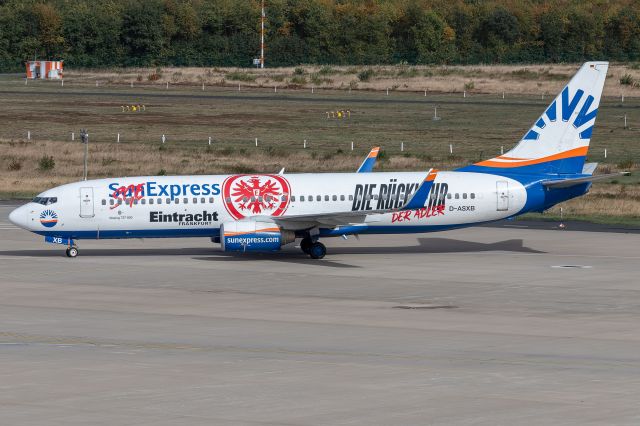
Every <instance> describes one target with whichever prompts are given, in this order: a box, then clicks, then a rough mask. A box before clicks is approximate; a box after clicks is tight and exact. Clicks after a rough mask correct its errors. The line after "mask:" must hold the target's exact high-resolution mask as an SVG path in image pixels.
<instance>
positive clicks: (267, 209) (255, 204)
mask: <svg viewBox="0 0 640 426" xmlns="http://www.w3.org/2000/svg"><path fill="white" fill-rule="evenodd" d="M290 193H291V187H290V186H289V182H288V181H287V180H286V179H285V178H284V177H282V176H280V175H235V176H229V177H228V178H227V179H226V180H225V181H224V183H223V184H222V196H223V200H224V206H225V208H226V209H227V211H228V212H229V214H230V215H231V217H233V218H234V219H236V220H239V219H242V218H244V217H247V216H254V215H267V216H281V215H282V214H284V212H285V211H286V210H287V207H289V199H290Z"/></svg>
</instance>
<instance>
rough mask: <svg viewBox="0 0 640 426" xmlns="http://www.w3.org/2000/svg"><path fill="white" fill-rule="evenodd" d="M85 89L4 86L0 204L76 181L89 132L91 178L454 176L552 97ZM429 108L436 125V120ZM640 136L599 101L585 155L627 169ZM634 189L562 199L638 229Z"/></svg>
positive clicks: (634, 121) (626, 111)
mask: <svg viewBox="0 0 640 426" xmlns="http://www.w3.org/2000/svg"><path fill="white" fill-rule="evenodd" d="M548 79H549V81H553V80H554V79H555V77H553V75H551V77H548ZM397 81H399V82H402V81H403V80H402V79H400V78H398V80H397ZM90 83H91V82H90V81H88V80H87V78H78V79H76V80H74V79H73V78H70V77H68V78H67V79H66V80H65V83H64V87H62V86H61V83H60V82H29V84H28V85H24V80H20V79H19V78H18V77H4V78H0V102H2V107H0V153H1V155H0V194H1V195H2V196H5V197H16V196H21V197H26V196H31V195H33V194H35V193H37V192H39V191H41V190H43V189H45V188H47V187H51V186H53V185H57V184H61V183H65V182H70V181H74V180H78V179H79V178H80V177H81V175H82V145H81V144H80V143H79V131H80V129H81V128H83V127H86V128H87V129H88V130H89V133H90V164H89V176H90V177H103V176H114V175H125V176H126V175H138V174H158V173H166V174H183V173H184V174H189V173H227V172H233V173H236V172H246V173H251V172H258V171H261V172H277V171H278V170H279V169H280V168H282V167H285V168H286V169H287V171H289V172H295V171H351V170H354V169H355V168H356V167H357V165H358V164H359V163H360V162H361V160H362V157H363V156H364V155H365V154H366V152H368V150H369V148H370V147H371V146H374V145H380V146H382V149H383V155H382V159H381V161H380V164H379V166H378V169H382V170H424V169H427V168H429V167H438V168H440V169H451V168H455V167H457V166H460V165H463V164H467V163H469V162H474V161H477V160H478V159H480V158H489V157H492V156H495V155H498V154H500V152H501V149H502V147H504V150H505V151H506V150H508V149H509V148H510V147H511V146H512V145H513V144H514V143H515V142H516V141H517V140H518V139H519V138H520V137H521V136H522V134H523V133H524V132H525V131H526V130H527V129H528V127H529V126H530V124H531V123H532V122H533V121H534V120H535V119H536V118H537V117H538V116H539V114H540V113H541V112H542V111H543V110H544V108H545V107H546V106H547V104H548V103H549V101H550V96H546V97H545V98H544V99H543V98H542V95H530V94H529V95H517V96H516V95H508V96H505V99H502V97H501V96H498V95H497V94H490V93H489V94H487V93H484V94H482V93H472V92H470V93H467V96H466V97H463V95H462V93H431V92H430V93H427V96H424V93H423V92H410V91H391V92H390V93H389V95H387V94H386V91H385V90H383V91H371V90H351V91H349V90H348V89H343V90H330V89H322V90H319V89H315V90H314V92H313V93H311V90H309V89H282V88H280V89H278V91H277V92H274V90H273V88H271V89H269V88H260V87H253V88H248V87H244V88H241V91H240V92H238V90H237V87H229V86H206V87H205V90H204V91H203V90H202V88H201V87H197V86H188V85H178V86H175V85H171V84H170V87H169V89H166V86H164V87H162V86H160V85H151V84H147V85H138V84H137V83H136V84H134V87H133V88H132V87H130V86H128V85H122V84H120V85H118V84H115V83H114V84H113V85H104V84H101V85H99V86H98V87H96V86H95V83H93V84H90ZM562 83H564V82H562ZM127 105H129V106H132V105H144V111H143V112H123V108H122V107H123V106H127ZM436 107H437V115H438V117H440V119H439V120H433V116H434V108H436ZM338 110H345V111H346V110H348V111H349V115H350V118H348V119H337V118H327V112H329V113H330V112H335V111H338ZM625 115H626V116H627V123H628V128H627V129H625V128H624V120H623V117H624V116H625ZM329 116H331V114H329ZM27 132H30V135H31V139H30V140H27ZM72 132H74V133H75V136H76V140H75V141H73V142H72V141H71V133H72ZM118 133H119V134H120V143H116V139H117V134H118ZM162 135H165V138H166V142H165V144H162V143H161V138H162ZM209 137H211V138H212V144H211V145H209V143H208V139H209ZM639 137H640V98H634V97H626V98H625V100H624V102H621V99H620V98H617V97H609V98H605V99H604V101H603V103H602V105H601V107H600V113H599V115H598V122H597V125H596V127H595V130H594V134H593V138H592V144H591V150H590V155H589V157H590V158H589V160H590V161H597V162H600V163H603V166H602V167H601V169H603V170H605V171H607V170H611V171H615V170H619V169H634V168H635V167H636V164H637V163H638V161H639V160H638V159H639V158H640V141H639ZM255 138H258V146H257V147H256V146H255ZM304 140H306V141H307V148H306V149H304V148H303V141H304ZM352 142H353V143H354V150H353V151H351V143H352ZM401 143H403V145H404V151H403V152H401V151H400V147H401ZM450 145H451V146H452V148H453V155H452V154H451V153H450ZM605 149H606V150H607V158H606V159H605V158H604V152H605ZM43 156H46V157H49V156H50V157H53V160H54V162H55V166H54V167H53V168H52V169H51V168H49V169H48V168H47V167H42V164H40V162H41V160H42V157H43ZM45 166H46V164H45ZM636 173H637V172H636ZM637 181H638V178H637V177H636V176H635V174H634V175H632V176H631V177H630V178H625V179H623V180H620V181H619V182H618V183H615V184H606V183H605V184H598V185H596V186H595V187H594V190H593V191H592V194H590V195H589V196H587V197H584V198H582V199H581V200H575V201H572V202H571V203H567V204H566V205H565V206H564V208H565V210H564V211H565V214H566V213H568V214H574V215H598V216H601V217H611V216H616V217H624V218H627V219H631V220H638V219H639V218H640V193H639V192H638V187H637ZM620 202H622V203H623V204H622V205H621V204H620ZM625 220H626V219H625Z"/></svg>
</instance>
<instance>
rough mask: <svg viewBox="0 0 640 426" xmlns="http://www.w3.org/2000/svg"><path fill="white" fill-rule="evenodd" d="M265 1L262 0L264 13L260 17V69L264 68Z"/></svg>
mask: <svg viewBox="0 0 640 426" xmlns="http://www.w3.org/2000/svg"><path fill="white" fill-rule="evenodd" d="M264 18H265V16H264V0H262V13H261V16H260V68H264Z"/></svg>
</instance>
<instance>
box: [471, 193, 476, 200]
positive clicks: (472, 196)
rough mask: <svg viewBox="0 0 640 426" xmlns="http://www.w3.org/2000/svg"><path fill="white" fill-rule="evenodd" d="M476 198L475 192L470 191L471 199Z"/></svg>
mask: <svg viewBox="0 0 640 426" xmlns="http://www.w3.org/2000/svg"><path fill="white" fill-rule="evenodd" d="M475 198H476V194H475V193H473V192H472V193H471V199H472V200H474V199H475Z"/></svg>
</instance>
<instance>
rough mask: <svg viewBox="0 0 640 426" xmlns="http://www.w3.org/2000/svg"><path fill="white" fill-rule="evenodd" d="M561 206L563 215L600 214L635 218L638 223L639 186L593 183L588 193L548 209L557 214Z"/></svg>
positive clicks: (549, 211) (639, 210)
mask: <svg viewBox="0 0 640 426" xmlns="http://www.w3.org/2000/svg"><path fill="white" fill-rule="evenodd" d="M560 208H562V211H563V214H564V216H565V217H569V218H570V217H571V216H600V217H623V218H632V219H636V220H638V221H639V223H640V186H638V185H637V184H636V185H619V184H618V185H616V184H594V185H593V186H592V187H591V190H590V191H589V193H588V194H587V195H585V196H583V197H580V198H576V199H573V200H570V201H567V202H565V203H562V204H560V205H558V206H555V207H553V208H551V209H549V210H548V213H549V214H551V215H559V214H560Z"/></svg>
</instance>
